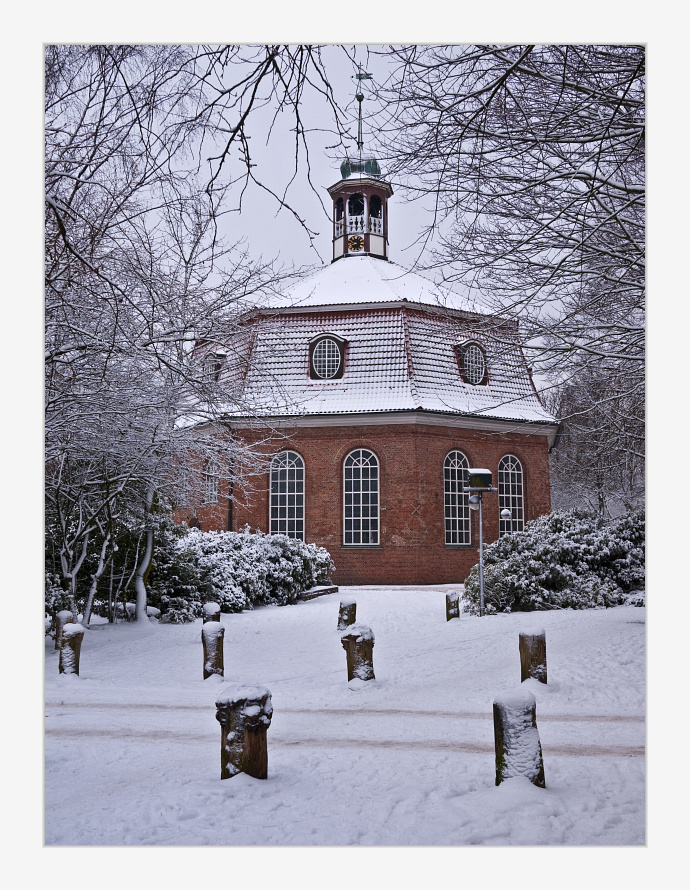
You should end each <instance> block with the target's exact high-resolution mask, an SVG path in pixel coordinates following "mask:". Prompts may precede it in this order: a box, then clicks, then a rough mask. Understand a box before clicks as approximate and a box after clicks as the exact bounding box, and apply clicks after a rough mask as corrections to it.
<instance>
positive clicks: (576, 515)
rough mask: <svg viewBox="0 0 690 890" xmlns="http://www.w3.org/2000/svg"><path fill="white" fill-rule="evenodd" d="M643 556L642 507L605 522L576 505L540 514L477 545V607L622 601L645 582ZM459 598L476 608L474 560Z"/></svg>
mask: <svg viewBox="0 0 690 890" xmlns="http://www.w3.org/2000/svg"><path fill="white" fill-rule="evenodd" d="M644 562H645V517H644V511H641V510H640V511H636V512H634V513H629V514H626V515H625V516H622V517H620V518H618V519H616V520H614V521H613V522H610V523H608V524H607V523H605V522H604V521H603V520H602V519H601V518H600V517H598V516H595V515H594V514H589V513H585V512H582V511H578V510H561V511H557V512H555V513H550V514H547V515H546V516H540V517H539V519H535V520H533V521H532V522H528V523H527V524H526V525H525V528H524V531H521V532H515V533H513V534H510V535H505V536H504V537H502V538H499V540H498V541H496V542H494V543H493V544H489V545H488V546H487V547H486V548H485V549H484V611H485V613H486V614H487V615H491V614H494V613H496V612H532V611H539V610H545V609H594V608H606V607H608V606H616V605H621V604H622V603H624V602H627V601H629V599H630V597H629V594H630V592H631V591H634V590H637V589H638V588H640V587H643V586H644V578H645V568H644ZM638 598H639V594H638ZM465 602H466V605H467V611H468V612H470V613H471V614H479V566H478V565H477V566H474V568H473V569H472V571H471V572H470V574H469V576H468V578H467V580H466V581H465Z"/></svg>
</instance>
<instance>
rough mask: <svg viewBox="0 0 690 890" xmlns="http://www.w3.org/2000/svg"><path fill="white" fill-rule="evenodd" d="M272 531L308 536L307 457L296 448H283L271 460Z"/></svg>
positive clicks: (294, 536) (301, 539) (302, 536)
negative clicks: (305, 461) (305, 462)
mask: <svg viewBox="0 0 690 890" xmlns="http://www.w3.org/2000/svg"><path fill="white" fill-rule="evenodd" d="M269 531H270V533H271V534H272V535H287V536H288V538H297V539H298V540H300V541H303V540H304V461H303V460H302V458H301V457H300V456H299V454H297V452H296V451H283V452H281V453H280V454H277V455H276V456H275V457H274V458H273V460H272V461H271V503H270V524H269Z"/></svg>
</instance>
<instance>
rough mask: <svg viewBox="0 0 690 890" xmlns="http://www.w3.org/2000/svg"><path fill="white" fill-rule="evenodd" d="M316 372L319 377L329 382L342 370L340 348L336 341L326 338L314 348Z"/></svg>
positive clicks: (313, 358) (313, 359)
mask: <svg viewBox="0 0 690 890" xmlns="http://www.w3.org/2000/svg"><path fill="white" fill-rule="evenodd" d="M312 364H313V367H314V372H315V373H316V375H317V377H321V378H322V379H323V380H328V379H330V378H331V377H335V375H336V374H337V373H338V371H339V370H340V348H339V347H338V344H337V343H336V342H335V340H331V339H330V338H329V337H325V338H324V339H323V340H319V342H318V343H317V344H316V346H315V347H314V355H313V357H312Z"/></svg>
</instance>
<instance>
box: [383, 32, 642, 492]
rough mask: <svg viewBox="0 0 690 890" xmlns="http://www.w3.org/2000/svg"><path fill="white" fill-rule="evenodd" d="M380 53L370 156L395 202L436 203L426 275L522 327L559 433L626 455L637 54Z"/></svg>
mask: <svg viewBox="0 0 690 890" xmlns="http://www.w3.org/2000/svg"><path fill="white" fill-rule="evenodd" d="M381 52H382V54H383V55H385V56H386V57H387V59H388V60H389V61H391V62H392V63H393V65H394V71H393V74H392V75H391V77H390V79H389V80H388V81H387V82H386V83H385V84H384V85H383V86H382V87H380V88H379V90H378V95H379V98H380V100H381V109H380V110H379V111H378V114H382V113H384V112H385V113H387V114H388V115H389V122H388V124H387V125H386V126H385V127H384V128H383V129H382V134H381V142H382V145H381V151H382V152H384V153H387V155H388V160H389V167H390V169H391V170H392V171H393V172H394V173H395V174H396V175H397V176H398V177H399V178H400V180H401V182H402V183H403V184H404V186H405V189H406V193H407V195H408V197H410V198H411V199H415V198H418V197H421V196H428V195H429V194H430V195H432V196H433V206H432V207H431V216H430V218H429V222H428V225H427V226H426V228H425V230H424V232H423V233H422V236H421V242H422V247H427V248H429V250H430V253H431V260H430V261H429V262H427V265H428V266H430V267H436V268H437V269H441V270H443V273H444V275H445V277H446V278H447V279H448V280H451V281H453V280H455V281H464V282H466V283H469V284H471V285H474V286H476V287H477V288H479V290H480V292H481V293H482V295H483V298H484V299H485V301H486V302H488V303H489V304H490V305H491V306H492V308H495V309H496V310H497V311H499V312H500V313H502V314H503V315H508V316H512V317H514V318H516V319H518V320H519V322H520V330H521V332H522V333H521V336H522V341H523V349H524V350H525V354H526V357H527V360H528V363H529V364H530V365H531V366H532V367H533V368H534V373H535V376H536V377H537V378H538V379H540V380H541V382H542V385H543V386H544V387H545V388H548V387H552V386H561V385H563V386H564V387H565V388H564V390H563V393H562V397H561V398H560V399H558V400H556V401H555V402H554V401H552V404H556V405H557V407H558V410H559V411H561V412H565V413H564V414H561V416H562V417H564V419H566V420H567V419H568V417H571V418H572V424H571V426H570V427H569V436H570V435H572V434H573V433H574V431H575V430H576V429H577V430H580V431H581V432H582V434H583V435H586V433H585V431H586V430H587V429H588V424H591V432H592V434H593V435H594V434H598V433H599V432H601V431H602V429H608V430H609V433H610V435H611V436H616V437H618V436H619V434H620V433H621V431H622V432H623V436H624V438H625V439H626V441H627V442H628V445H626V447H625V448H624V449H623V450H622V451H621V452H620V453H619V457H620V459H621V460H623V457H622V455H623V453H624V452H625V453H626V454H627V453H628V448H630V447H632V448H633V451H634V453H635V460H636V461H639V460H640V459H641V455H642V453H643V451H642V448H641V447H640V431H641V430H642V429H643V422H644V361H645V350H644V342H645V337H644V286H645V280H644V268H645V228H644V225H645V215H644V214H645V184H644V148H645V95H644V65H645V51H644V47H643V46H630V45H620V46H619V45H605V46H603V45H586V46H582V45H578V46H560V45H543V46H530V45H510V46H508V45H474V46H403V47H392V48H390V49H389V50H385V51H381ZM421 249H422V248H421V247H420V254H421ZM420 262H421V260H420ZM597 378H598V379H599V383H598V384H597V386H596V387H593V386H592V382H593V381H594V380H595V379H597ZM621 386H622V388H621ZM578 389H579V390H580V391H581V395H580V396H578V397H577V398H575V396H574V394H575V392H576V390H578ZM622 394H625V398H618V396H620V395H622ZM602 425H603V426H602ZM565 441H566V439H562V442H565ZM633 441H634V442H635V445H634V446H631V445H630V443H631V442H633ZM623 467H624V464H621V466H620V470H621V473H622V472H623ZM614 475H620V474H614Z"/></svg>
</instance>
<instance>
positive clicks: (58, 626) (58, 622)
mask: <svg viewBox="0 0 690 890" xmlns="http://www.w3.org/2000/svg"><path fill="white" fill-rule="evenodd" d="M72 621H74V616H73V615H72V613H71V612H70V610H69V609H62V611H60V612H58V613H57V615H56V616H55V648H56V649H59V648H60V644H61V643H62V629H63V627H64V626H65V625H66V624H71V623H72Z"/></svg>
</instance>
